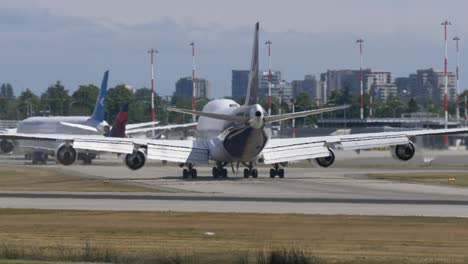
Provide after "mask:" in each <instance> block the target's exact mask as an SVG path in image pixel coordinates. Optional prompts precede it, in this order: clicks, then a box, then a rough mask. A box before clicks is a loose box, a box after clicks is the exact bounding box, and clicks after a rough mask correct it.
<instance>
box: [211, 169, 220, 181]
mask: <svg viewBox="0 0 468 264" xmlns="http://www.w3.org/2000/svg"><path fill="white" fill-rule="evenodd" d="M211 172H212V174H213V178H215V179H217V178H218V177H219V172H218V168H216V167H213V169H212V170H211Z"/></svg>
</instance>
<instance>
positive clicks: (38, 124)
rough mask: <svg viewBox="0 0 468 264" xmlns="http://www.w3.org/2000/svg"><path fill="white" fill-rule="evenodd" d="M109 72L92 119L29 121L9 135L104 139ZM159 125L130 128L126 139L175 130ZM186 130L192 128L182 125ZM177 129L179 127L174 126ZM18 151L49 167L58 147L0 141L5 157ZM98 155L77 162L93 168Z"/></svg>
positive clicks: (83, 155)
mask: <svg viewBox="0 0 468 264" xmlns="http://www.w3.org/2000/svg"><path fill="white" fill-rule="evenodd" d="M108 79H109V71H106V72H105V73H104V76H103V79H102V83H101V87H100V90H99V96H98V97H97V99H96V104H95V106H94V111H93V113H92V114H91V116H53V117H30V118H27V119H25V120H23V121H21V122H19V124H18V128H16V129H8V130H6V131H5V132H9V133H24V134H34V133H47V134H84V135H102V134H105V133H107V132H108V131H109V130H110V129H111V127H110V126H109V124H108V123H107V122H106V121H105V120H104V112H105V98H106V94H107V83H108ZM158 123H159V122H145V123H138V124H128V125H127V126H126V132H125V134H126V135H127V136H130V135H133V134H138V133H142V132H146V131H151V130H163V129H171V128H172V127H173V126H174V125H172V126H162V127H154V126H155V125H157V124H158ZM183 125H184V126H187V125H189V124H183ZM175 126H176V127H177V125H175ZM15 148H21V149H22V150H24V151H25V152H26V155H25V156H26V157H29V156H30V157H31V158H32V162H33V164H37V163H46V161H47V159H48V155H53V154H54V150H55V149H56V144H55V143H51V142H44V141H38V140H17V141H9V140H2V141H0V150H1V152H3V153H10V152H12V151H13V150H14V149H15ZM96 154H97V153H96V152H93V151H84V152H79V153H78V158H79V159H81V160H83V161H84V163H85V164H90V163H91V161H92V160H93V159H94V158H95V157H96Z"/></svg>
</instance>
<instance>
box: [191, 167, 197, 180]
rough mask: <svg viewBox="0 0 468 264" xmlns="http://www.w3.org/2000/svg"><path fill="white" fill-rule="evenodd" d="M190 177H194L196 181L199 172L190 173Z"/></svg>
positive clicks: (193, 170)
mask: <svg viewBox="0 0 468 264" xmlns="http://www.w3.org/2000/svg"><path fill="white" fill-rule="evenodd" d="M190 175H191V176H192V179H196V178H197V176H198V173H197V170H196V169H192V171H191V172H190Z"/></svg>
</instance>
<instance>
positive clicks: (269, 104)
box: [265, 40, 273, 115]
mask: <svg viewBox="0 0 468 264" xmlns="http://www.w3.org/2000/svg"><path fill="white" fill-rule="evenodd" d="M271 44H273V43H272V42H271V41H269V40H268V41H267V42H265V45H268V115H271Z"/></svg>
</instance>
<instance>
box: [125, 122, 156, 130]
mask: <svg viewBox="0 0 468 264" xmlns="http://www.w3.org/2000/svg"><path fill="white" fill-rule="evenodd" d="M158 124H159V121H154V122H144V123H136V124H127V126H125V129H127V130H132V129H137V128H142V127H149V126H155V125H158Z"/></svg>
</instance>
